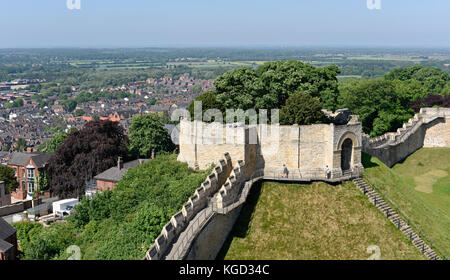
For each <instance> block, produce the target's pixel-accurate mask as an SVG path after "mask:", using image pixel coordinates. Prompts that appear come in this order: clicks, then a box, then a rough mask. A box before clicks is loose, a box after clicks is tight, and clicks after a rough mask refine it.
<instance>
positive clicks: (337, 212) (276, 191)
mask: <svg viewBox="0 0 450 280" xmlns="http://www.w3.org/2000/svg"><path fill="white" fill-rule="evenodd" d="M370 245H377V246H379V248H380V253H381V259H424V256H423V255H422V254H421V253H420V252H419V251H418V250H417V249H416V248H415V247H414V246H413V245H412V244H411V243H410V242H409V241H408V239H407V238H406V237H405V236H404V235H403V234H402V233H401V232H400V231H399V230H397V229H396V228H395V226H394V225H392V224H391V223H390V222H389V221H388V220H387V219H386V218H385V217H384V216H383V214H381V212H379V210H377V209H376V208H375V207H374V206H373V205H372V204H371V203H370V202H369V201H368V200H367V198H366V197H365V196H364V195H363V194H362V193H361V192H359V191H358V190H357V188H356V186H354V184H353V183H352V182H346V183H344V184H342V185H338V186H331V185H328V184H325V183H313V184H311V185H285V184H277V183H269V182H266V183H263V184H262V185H259V186H254V187H253V189H252V192H251V194H250V196H249V200H248V201H247V203H246V204H245V206H244V208H243V209H242V213H241V215H240V216H239V218H238V220H237V222H236V224H235V226H234V228H233V230H232V233H231V234H230V236H229V238H228V240H227V241H226V242H225V245H224V247H223V248H222V251H221V252H220V254H219V258H224V259H231V260H234V259H245V260H251V259H256V260H266V259H282V260H297V259H313V260H318V259H320V260H325V259H367V258H369V257H370V256H371V254H370V253H367V248H368V247H369V246H370Z"/></svg>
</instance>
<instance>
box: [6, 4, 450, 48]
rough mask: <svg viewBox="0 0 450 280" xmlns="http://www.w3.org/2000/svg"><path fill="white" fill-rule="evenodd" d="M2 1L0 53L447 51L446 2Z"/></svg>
mask: <svg viewBox="0 0 450 280" xmlns="http://www.w3.org/2000/svg"><path fill="white" fill-rule="evenodd" d="M80 1H81V10H69V9H68V8H67V7H66V0H0V11H1V16H0V48H5V47H166V46H170V47H186V46H191V47H197V46H225V47H231V46H307V47H311V46H331V47H333V46H336V47H338V46H343V47H349V46H354V47H450V20H449V19H450V1H448V0H381V5H382V6H381V10H369V9H368V8H367V5H366V0H309V1H306V0H277V1H275V0H273V1H268V0H239V1H237V0H222V1H217V0H159V1H155V0H80Z"/></svg>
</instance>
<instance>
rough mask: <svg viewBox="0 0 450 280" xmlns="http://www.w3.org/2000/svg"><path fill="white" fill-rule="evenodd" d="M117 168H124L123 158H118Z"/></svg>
mask: <svg viewBox="0 0 450 280" xmlns="http://www.w3.org/2000/svg"><path fill="white" fill-rule="evenodd" d="M117 168H118V169H119V170H120V169H122V168H123V159H122V157H118V158H117Z"/></svg>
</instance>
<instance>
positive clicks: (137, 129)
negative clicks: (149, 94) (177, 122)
mask: <svg viewBox="0 0 450 280" xmlns="http://www.w3.org/2000/svg"><path fill="white" fill-rule="evenodd" d="M129 138H130V152H131V153H132V155H133V156H135V157H136V156H138V157H146V158H149V157H150V156H151V154H152V150H154V151H155V152H156V153H158V152H161V151H166V152H171V151H173V149H174V148H175V145H174V144H173V142H172V139H171V138H170V136H169V134H168V132H167V130H166V129H165V128H164V125H163V124H162V122H161V120H160V118H159V117H158V116H157V115H155V114H145V115H136V116H134V117H133V119H132V121H131V126H130V133H129Z"/></svg>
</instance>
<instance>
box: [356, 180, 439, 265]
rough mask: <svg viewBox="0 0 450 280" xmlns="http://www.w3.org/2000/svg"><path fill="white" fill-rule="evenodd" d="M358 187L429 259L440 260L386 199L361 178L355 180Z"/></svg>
mask: <svg viewBox="0 0 450 280" xmlns="http://www.w3.org/2000/svg"><path fill="white" fill-rule="evenodd" d="M353 182H354V183H355V184H356V186H357V187H358V188H359V189H360V190H361V191H362V192H363V193H364V195H366V196H367V197H368V198H369V201H370V202H372V203H373V204H374V205H375V206H376V207H377V208H378V209H379V210H380V211H381V212H382V213H383V214H384V215H386V217H387V218H388V219H389V220H390V221H391V222H392V223H393V224H394V225H395V226H396V227H397V228H398V229H399V230H401V231H402V232H403V234H405V235H406V236H407V237H408V238H409V240H410V241H411V242H412V243H413V244H414V246H416V247H417V248H418V249H419V250H420V251H421V252H422V253H423V254H424V255H425V256H426V257H427V258H428V259H430V260H440V257H439V256H438V255H437V254H436V252H435V251H434V250H433V249H431V248H430V247H429V246H428V245H427V244H426V243H425V242H424V241H423V240H422V238H421V237H420V235H418V234H417V233H415V232H414V230H413V229H412V228H411V227H410V226H409V225H408V224H407V223H405V221H403V219H402V218H401V217H400V216H399V215H398V213H397V212H396V211H395V210H393V209H392V208H391V207H390V206H389V205H388V204H387V203H386V201H384V199H383V198H382V197H381V196H380V195H379V194H378V193H377V192H375V191H374V189H373V188H372V187H371V186H370V185H369V184H367V183H366V182H365V181H363V179H362V178H361V177H359V178H356V179H354V180H353Z"/></svg>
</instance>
